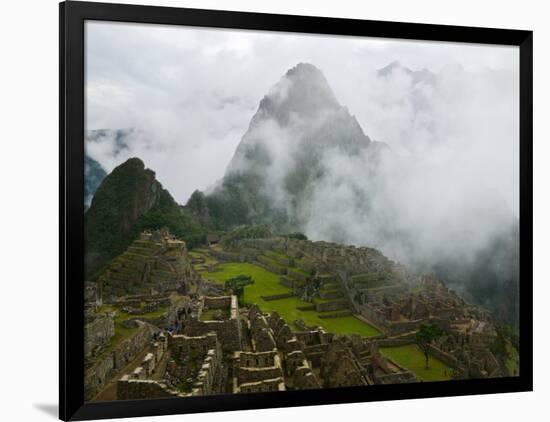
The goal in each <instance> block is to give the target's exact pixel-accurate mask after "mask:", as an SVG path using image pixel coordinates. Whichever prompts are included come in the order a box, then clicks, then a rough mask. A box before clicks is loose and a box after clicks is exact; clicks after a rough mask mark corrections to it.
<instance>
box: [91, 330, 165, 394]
mask: <svg viewBox="0 0 550 422" xmlns="http://www.w3.org/2000/svg"><path fill="white" fill-rule="evenodd" d="M156 331H158V330H157V329H155V328H154V327H152V326H150V325H149V324H146V323H140V327H139V328H138V330H137V331H136V332H135V333H134V334H132V336H130V337H129V338H127V339H125V340H124V341H122V342H121V343H120V344H119V345H118V346H117V347H116V348H115V349H114V350H113V351H111V352H109V353H107V354H104V355H100V356H99V357H98V358H96V360H95V361H94V362H93V363H90V364H89V366H88V367H87V368H86V370H85V372H84V378H85V383H84V385H85V400H91V399H92V398H93V397H94V396H95V395H96V394H97V393H98V392H99V391H101V389H103V388H104V387H105V385H106V384H107V383H108V382H109V381H110V380H111V379H112V378H113V377H114V376H115V374H116V373H117V372H118V371H120V370H121V369H122V368H124V367H125V366H126V365H127V364H128V363H130V362H131V361H132V360H134V359H135V358H136V356H137V355H138V354H139V353H141V352H143V351H144V350H145V348H146V347H147V346H148V345H149V344H150V342H151V339H152V336H153V333H154V332H156Z"/></svg>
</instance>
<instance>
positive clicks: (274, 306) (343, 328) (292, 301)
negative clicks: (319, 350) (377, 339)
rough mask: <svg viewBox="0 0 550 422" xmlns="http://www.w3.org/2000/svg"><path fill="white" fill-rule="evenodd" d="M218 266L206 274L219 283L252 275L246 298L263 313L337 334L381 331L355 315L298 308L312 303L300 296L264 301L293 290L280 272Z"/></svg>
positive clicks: (251, 266) (237, 265) (370, 334)
mask: <svg viewBox="0 0 550 422" xmlns="http://www.w3.org/2000/svg"><path fill="white" fill-rule="evenodd" d="M217 269H218V270H219V271H214V272H211V273H208V274H207V276H208V278H210V279H214V280H216V281H218V282H219V283H223V282H225V280H228V279H230V278H232V277H236V276H238V275H241V274H246V275H249V276H250V277H252V278H253V279H254V284H252V285H250V286H246V287H245V289H244V301H245V302H246V303H249V304H253V303H254V304H256V305H258V306H259V307H260V309H262V311H263V312H267V313H269V312H271V311H276V312H277V313H279V315H281V317H283V318H284V319H285V321H286V322H287V323H289V324H292V323H293V322H294V321H295V320H297V319H301V320H303V321H304V322H305V323H306V325H321V326H323V327H324V328H325V329H326V330H327V331H331V332H334V333H338V334H359V335H361V336H363V337H373V336H377V335H379V334H380V332H379V331H378V330H377V329H376V328H374V327H372V326H370V325H368V324H366V323H364V322H363V321H361V320H359V319H357V318H355V317H354V316H345V317H339V318H325V319H322V318H319V314H318V313H317V312H315V311H300V310H298V309H297V307H300V306H308V305H311V303H308V302H304V301H302V300H300V299H299V298H297V297H290V298H286V299H279V300H271V301H265V300H263V299H262V298H261V296H269V295H275V294H280V293H288V292H290V291H291V289H289V288H288V287H285V286H283V285H282V284H280V283H279V276H278V275H276V274H273V273H271V272H269V271H267V270H265V269H263V268H262V267H259V266H257V265H254V264H249V263H226V264H220V265H219V266H218V267H217Z"/></svg>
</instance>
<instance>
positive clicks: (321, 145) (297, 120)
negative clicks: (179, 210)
mask: <svg viewBox="0 0 550 422" xmlns="http://www.w3.org/2000/svg"><path fill="white" fill-rule="evenodd" d="M374 144H377V143H374V142H372V141H371V140H370V139H369V137H368V136H366V135H365V134H364V133H363V130H362V129H361V127H360V125H359V123H358V122H357V120H356V118H355V117H354V116H352V115H351V114H350V113H349V111H348V109H347V108H346V107H343V106H342V105H340V104H339V103H338V101H337V99H336V97H335V95H334V93H333V92H332V89H331V88H330V86H329V85H328V83H327V80H326V79H325V77H324V75H323V74H322V72H321V71H320V70H319V69H317V68H316V67H315V66H313V65H311V64H307V63H300V64H298V65H296V66H295V67H293V68H292V69H290V70H289V71H288V72H287V73H286V74H285V75H284V76H283V77H282V78H281V80H280V81H279V82H278V83H277V84H276V85H274V86H273V87H272V88H271V90H270V92H269V93H268V94H267V95H266V96H265V97H264V98H263V99H262V100H261V102H260V105H259V107H258V111H257V112H256V114H255V115H254V117H253V118H252V121H251V122H250V126H249V128H248V130H247V132H246V133H245V134H244V136H243V138H242V140H241V142H240V144H239V146H238V147H237V150H236V152H235V155H234V156H233V158H232V160H231V162H230V164H229V166H228V168H227V171H226V174H225V177H224V179H223V181H222V183H221V185H220V186H219V187H218V188H217V189H216V190H215V192H214V193H213V194H212V195H210V198H209V206H210V210H211V212H212V215H213V216H214V217H215V218H216V219H217V220H218V221H221V222H222V223H225V224H226V225H231V224H241V223H247V222H256V221H268V222H270V223H272V224H273V225H275V226H276V227H278V228H281V229H287V230H290V229H292V228H298V227H299V226H300V223H301V222H303V220H304V219H305V217H306V216H305V215H304V213H307V203H308V198H309V195H310V194H311V192H310V191H311V187H312V186H313V185H314V184H315V182H316V181H318V180H320V178H321V177H322V176H323V174H324V173H325V172H326V170H327V169H326V166H325V163H324V161H325V158H326V154H327V153H330V152H336V153H338V154H340V155H344V156H355V155H358V154H360V153H361V152H362V151H364V150H366V149H369V148H371V149H372V150H374V149H376V148H374V147H373V145H374Z"/></svg>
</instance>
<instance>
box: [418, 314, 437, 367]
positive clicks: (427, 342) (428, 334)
mask: <svg viewBox="0 0 550 422" xmlns="http://www.w3.org/2000/svg"><path fill="white" fill-rule="evenodd" d="M442 335H443V331H442V330H441V328H439V327H438V326H437V325H433V324H422V325H421V326H420V328H419V329H418V331H417V332H416V335H415V341H416V344H417V345H418V347H419V348H420V349H421V350H422V352H424V357H425V358H426V369H429V367H430V362H429V359H430V353H429V352H430V346H431V344H432V342H433V341H434V340H435V339H437V338H439V337H441V336H442Z"/></svg>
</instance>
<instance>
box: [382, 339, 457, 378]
mask: <svg viewBox="0 0 550 422" xmlns="http://www.w3.org/2000/svg"><path fill="white" fill-rule="evenodd" d="M380 352H381V353H382V354H383V355H384V356H386V357H387V358H390V359H391V360H393V361H394V362H396V363H397V364H399V365H401V366H402V367H403V368H406V369H408V370H409V371H411V372H413V373H414V374H415V375H416V376H417V377H418V378H419V379H421V380H422V381H445V380H450V379H452V376H451V374H452V369H451V368H450V367H448V366H447V365H445V364H444V363H443V362H441V361H440V360H438V359H436V358H434V357H433V356H430V365H429V366H430V367H429V369H426V367H425V363H426V360H425V358H424V353H423V352H422V350H420V349H419V348H418V346H417V345H415V344H408V345H406V346H396V347H381V348H380Z"/></svg>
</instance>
